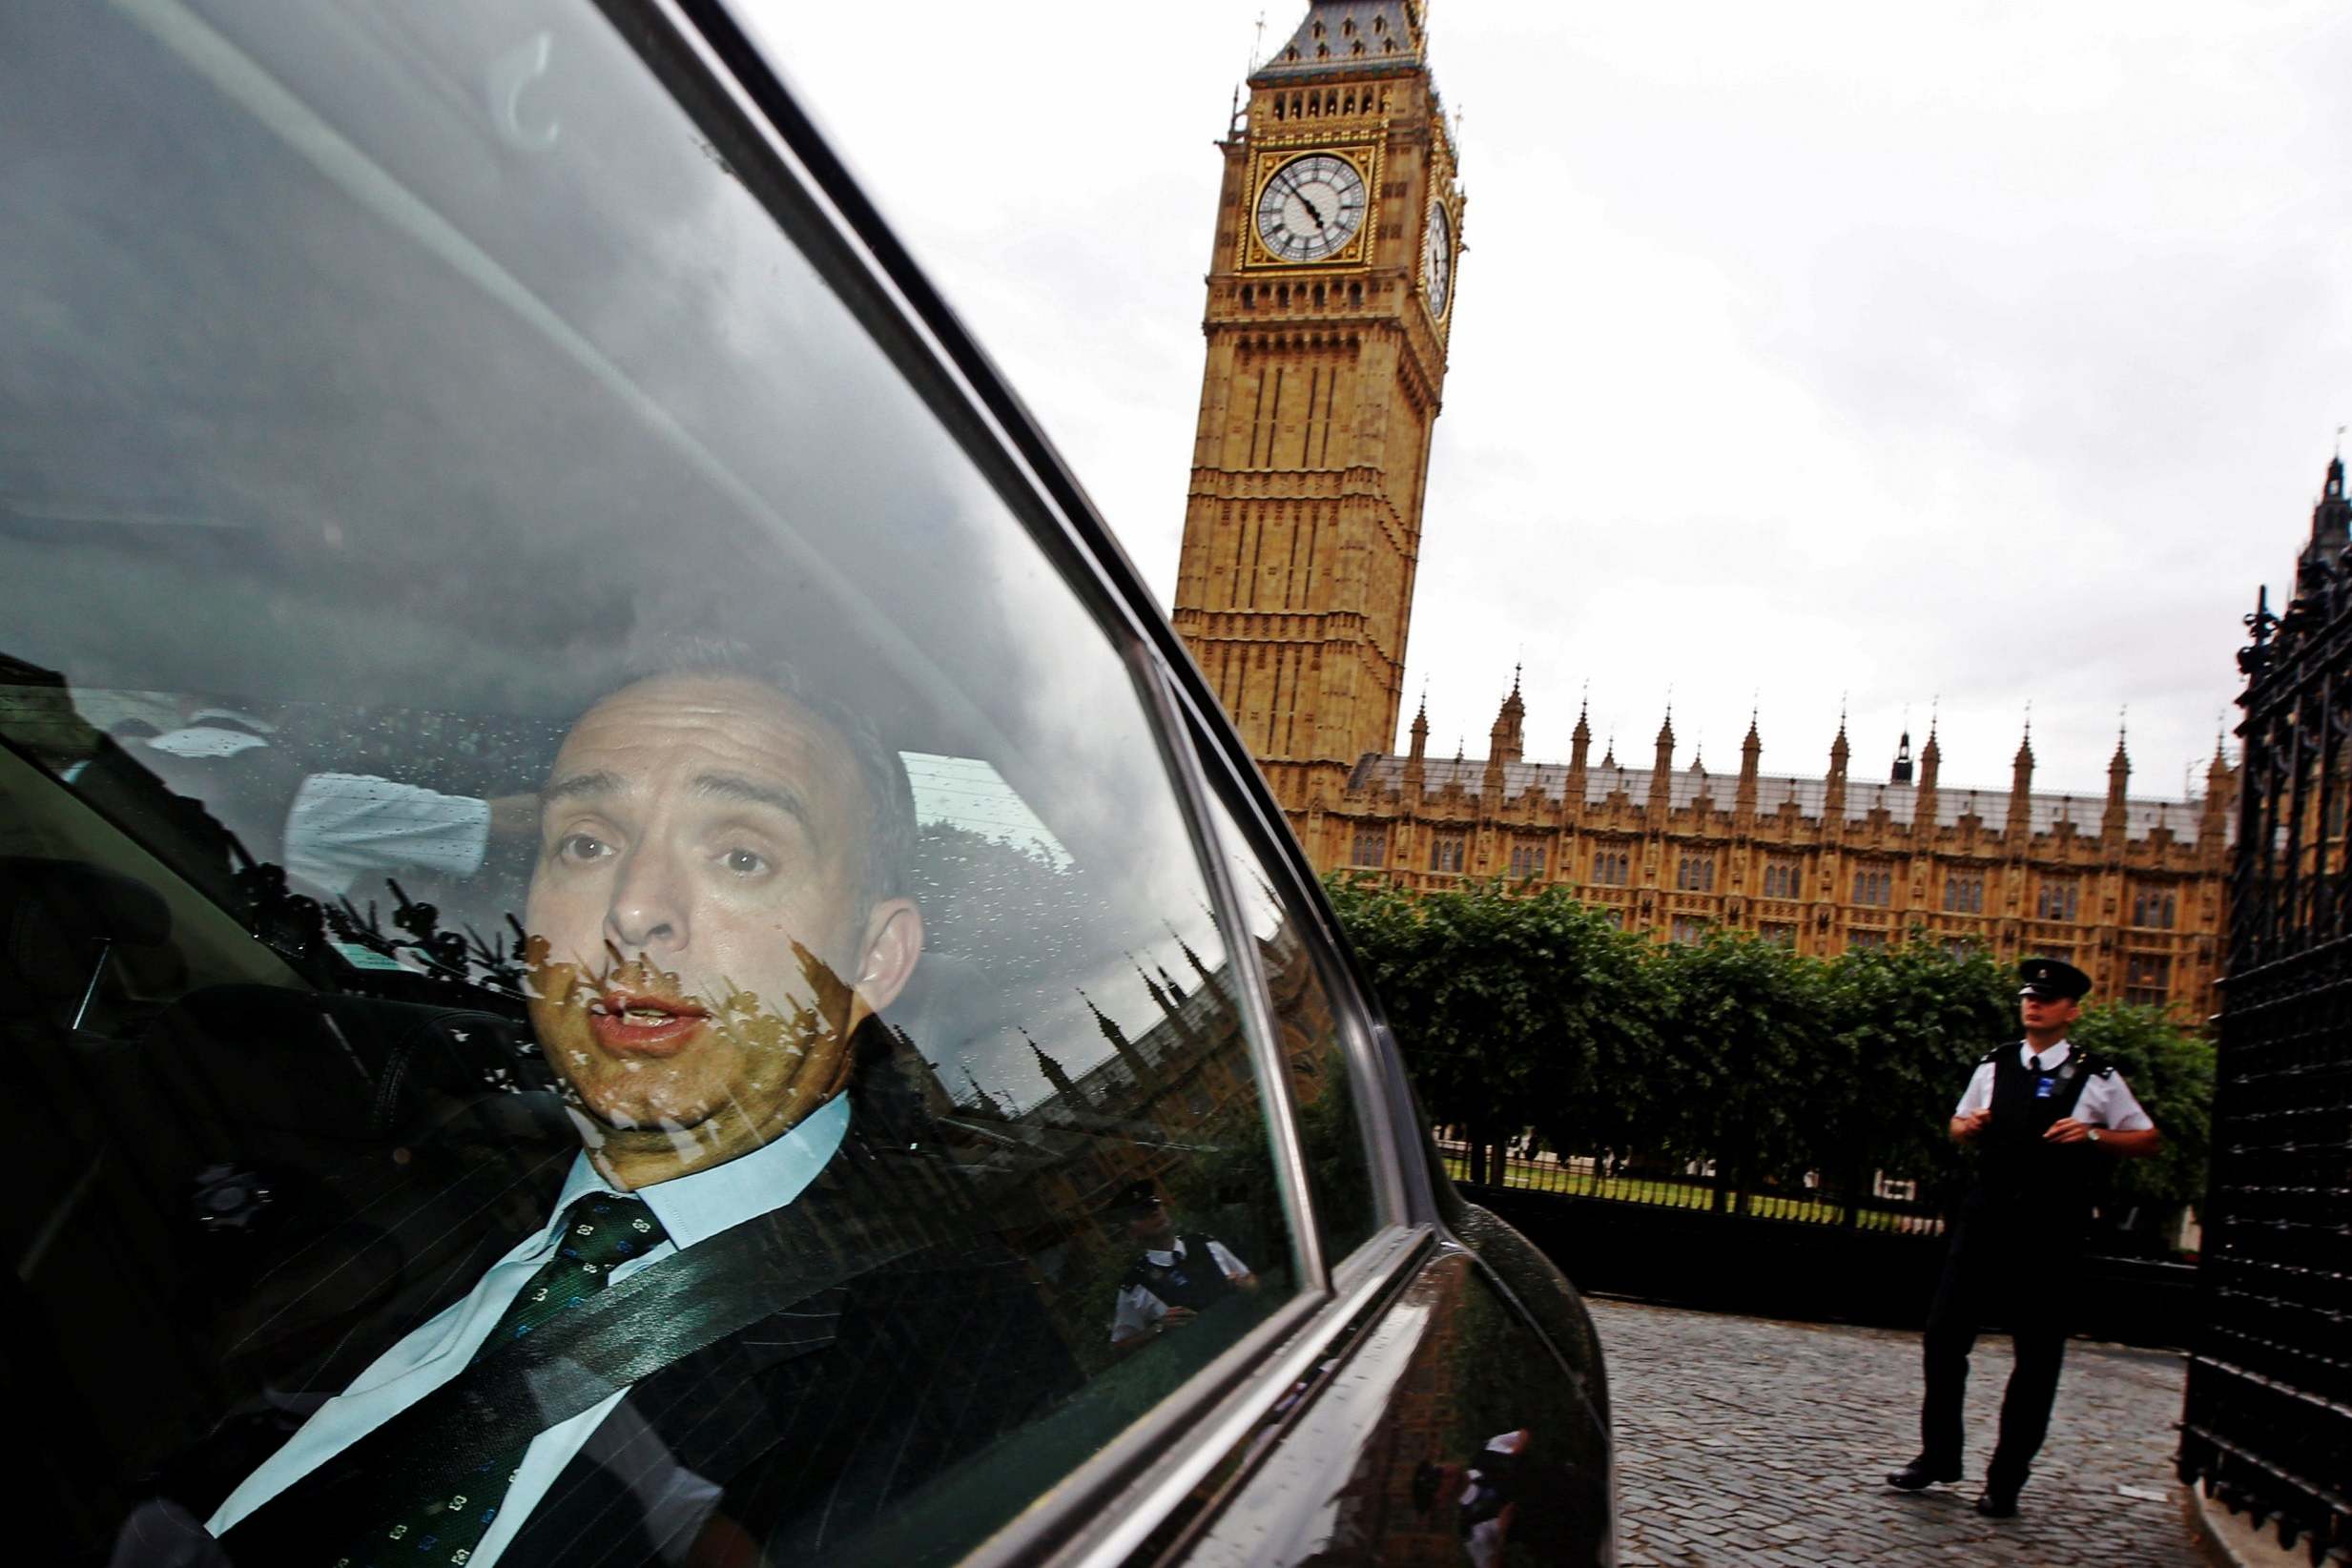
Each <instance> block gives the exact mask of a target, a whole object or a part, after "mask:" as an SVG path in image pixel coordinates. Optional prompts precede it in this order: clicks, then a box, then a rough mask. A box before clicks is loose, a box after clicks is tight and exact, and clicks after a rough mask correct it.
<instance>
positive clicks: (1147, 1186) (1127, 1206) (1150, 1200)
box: [1103, 1177, 1160, 1220]
mask: <svg viewBox="0 0 2352 1568" xmlns="http://www.w3.org/2000/svg"><path fill="white" fill-rule="evenodd" d="M1157 1207H1160V1189H1159V1188H1158V1187H1156V1186H1153V1185H1152V1183H1151V1179H1150V1178H1149V1177H1145V1179H1144V1180H1142V1181H1140V1182H1129V1183H1128V1184H1127V1185H1126V1186H1123V1187H1121V1188H1120V1189H1119V1190H1118V1191H1117V1192H1115V1193H1113V1194H1111V1201H1110V1202H1109V1203H1106V1204H1104V1206H1103V1212H1104V1213H1105V1214H1107V1215H1109V1216H1111V1217H1112V1218H1113V1219H1120V1220H1132V1219H1137V1218H1140V1217H1141V1216H1143V1215H1145V1214H1148V1213H1150V1212H1151V1211H1152V1210H1153V1209H1155V1208H1157Z"/></svg>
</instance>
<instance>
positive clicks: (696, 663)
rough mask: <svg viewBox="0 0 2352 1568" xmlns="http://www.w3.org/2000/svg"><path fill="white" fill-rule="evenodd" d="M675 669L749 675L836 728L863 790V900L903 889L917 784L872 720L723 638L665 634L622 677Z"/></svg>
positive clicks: (910, 858)
mask: <svg viewBox="0 0 2352 1568" xmlns="http://www.w3.org/2000/svg"><path fill="white" fill-rule="evenodd" d="M677 675H730V676H733V677H734V678H736V679H738V680H747V681H753V682H755V683H757V684H758V685H761V686H765V687H767V688H769V689H770V690H771V691H776V692H778V693H780V694H781V695H783V696H784V697H786V698H787V699H789V700H790V701H791V702H792V703H793V705H794V707H797V708H799V709H801V710H802V711H803V712H807V713H809V714H810V715H811V716H813V717H814V718H815V719H816V720H817V722H819V723H820V724H822V725H824V726H825V728H826V729H828V730H831V731H832V732H834V733H835V734H836V736H838V737H839V738H840V740H841V742H842V744H843V745H844V746H846V747H847V748H848V750H849V754H850V759H851V761H852V762H853V763H855V764H856V769H857V781H858V782H859V783H860V784H861V785H863V786H864V792H865V804H866V842H865V854H864V856H863V859H864V866H863V868H862V884H863V893H864V897H865V902H866V905H867V907H869V908H871V907H872V906H873V905H875V904H877V903H879V902H881V901H882V900H883V899H885V898H902V897H907V896H908V892H909V889H910V887H911V886H912V880H911V871H912V867H913V865H914V860H915V836H916V826H915V789H914V786H913V785H912V784H911V783H909V782H908V780H907V776H906V763H905V762H904V761H903V760H902V759H901V758H900V757H899V755H898V753H897V750H896V749H895V748H893V747H892V746H890V745H889V744H888V743H887V742H885V741H884V740H883V739H882V737H881V733H880V732H878V731H877V730H876V729H875V727H874V725H873V723H872V721H871V720H869V719H867V718H866V716H865V715H864V714H862V713H860V712H856V711H855V710H853V709H851V708H848V707H846V706H844V705H843V704H841V703H839V702H836V701H835V700H834V699H832V698H831V697H828V696H826V695H824V694H823V693H821V692H818V691H812V690H810V689H809V687H808V685H807V684H806V683H805V682H804V681H802V679H801V678H800V675H799V672H798V671H796V670H794V668H793V666H792V665H790V664H789V663H786V662H785V661H783V660H781V659H777V658H771V657H767V656H764V655H762V654H761V653H759V652H757V651H756V650H753V649H752V648H751V647H750V646H749V645H747V644H744V643H739V642H735V641H732V639H728V638H721V637H700V636H695V637H676V638H671V639H668V640H665V641H663V642H662V643H660V644H658V645H656V646H655V647H654V648H652V649H651V650H649V651H648V652H647V653H646V654H645V655H644V656H643V657H641V658H636V659H632V660H630V662H629V666H628V668H627V671H626V673H625V674H624V676H623V678H622V680H621V682H620V684H621V685H622V686H633V685H635V684H636V683H637V682H639V681H647V680H656V679H660V678H662V677H665V676H677ZM600 700H601V699H600Z"/></svg>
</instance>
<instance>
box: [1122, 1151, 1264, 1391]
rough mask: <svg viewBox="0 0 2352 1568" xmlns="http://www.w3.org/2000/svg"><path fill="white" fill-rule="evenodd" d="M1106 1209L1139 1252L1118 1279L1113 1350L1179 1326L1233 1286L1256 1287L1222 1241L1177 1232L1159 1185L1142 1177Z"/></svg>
mask: <svg viewBox="0 0 2352 1568" xmlns="http://www.w3.org/2000/svg"><path fill="white" fill-rule="evenodd" d="M1107 1213H1108V1215H1109V1217H1110V1218H1111V1219H1113V1220H1114V1221H1116V1222H1117V1223H1119V1224H1121V1225H1123V1226H1124V1227H1125V1228H1126V1232H1127V1239H1128V1240H1129V1241H1130V1242H1132V1243H1133V1244H1134V1245H1135V1246H1136V1248H1138V1250H1139V1252H1140V1253H1141V1255H1140V1256H1139V1257H1138V1258H1137V1259H1136V1260H1135V1263H1134V1265H1133V1266H1132V1267H1131V1268H1129V1269H1127V1272H1126V1275H1125V1277H1124V1278H1123V1279H1121V1280H1120V1282H1119V1299H1118V1304H1117V1306H1116V1307H1115V1308H1114V1309H1113V1312H1112V1317H1111V1344H1112V1346H1113V1347H1115V1348H1116V1349H1119V1350H1122V1351H1132V1350H1134V1349H1136V1348H1137V1347H1139V1346H1141V1345H1143V1344H1145V1343H1146V1342H1147V1341H1149V1340H1150V1339H1152V1338H1153V1337H1155V1336H1156V1335H1159V1334H1161V1333H1165V1332H1166V1331H1168V1330H1170V1329H1180V1328H1182V1327H1184V1325H1186V1324H1187V1323H1189V1322H1191V1321H1192V1320H1193V1319H1194V1318H1196V1317H1198V1316H1199V1315H1200V1314H1201V1313H1202V1311H1203V1310H1206V1309H1207V1308H1210V1307H1213V1306H1215V1305H1216V1304H1217V1303H1218V1302H1220V1301H1223V1300H1224V1299H1225V1298H1226V1297H1228V1296H1229V1295H1231V1294H1233V1293H1234V1292H1235V1291H1237V1290H1241V1291H1248V1290H1255V1289H1257V1288H1258V1276H1257V1275H1255V1274H1253V1273H1251V1272H1250V1271H1249V1266H1248V1264H1246V1263H1244V1262H1242V1260H1241V1259H1240V1258H1238V1257H1235V1256H1234V1255H1233V1251H1232V1249H1231V1248H1228V1247H1227V1246H1226V1245H1225V1243H1223V1242H1221V1241H1217V1240H1215V1239H1214V1238H1212V1237H1210V1236H1207V1235H1204V1234H1200V1233H1197V1232H1196V1233H1193V1234H1189V1235H1178V1234H1177V1233H1176V1223H1175V1221H1173V1220H1171V1219H1170V1218H1169V1217H1168V1212H1167V1209H1166V1207H1165V1206H1164V1205H1162V1203H1161V1202H1160V1193H1159V1189H1158V1188H1157V1187H1155V1186H1152V1184H1151V1183H1150V1182H1149V1181H1148V1180H1146V1181H1140V1182H1131V1183H1129V1184H1128V1185H1127V1186H1124V1187H1123V1188H1121V1189H1120V1192H1119V1195H1118V1196H1117V1197H1116V1198H1114V1199H1112V1200H1111V1204H1110V1207H1109V1208H1108V1210H1107Z"/></svg>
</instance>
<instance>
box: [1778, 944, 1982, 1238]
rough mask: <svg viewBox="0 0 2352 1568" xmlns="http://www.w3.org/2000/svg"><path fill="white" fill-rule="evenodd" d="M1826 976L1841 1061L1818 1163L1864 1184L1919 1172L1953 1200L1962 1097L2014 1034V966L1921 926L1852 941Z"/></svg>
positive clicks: (1857, 1186)
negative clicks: (1882, 941) (1958, 950)
mask: <svg viewBox="0 0 2352 1568" xmlns="http://www.w3.org/2000/svg"><path fill="white" fill-rule="evenodd" d="M1828 986H1829V1005H1828V1013H1829V1018H1830V1021H1831V1028H1832V1030H1833V1032H1834V1036H1835V1045H1834V1047H1833V1053H1832V1054H1833V1056H1834V1063H1833V1071H1832V1073H1831V1074H1830V1075H1829V1077H1828V1078H1827V1079H1826V1081H1825V1083H1823V1085H1822V1091H1821V1097H1820V1100H1819V1102H1818V1104H1817V1105H1816V1107H1815V1120H1814V1122H1813V1135H1814V1136H1813V1149H1812V1154H1813V1160H1814V1165H1815V1168H1817V1169H1819V1170H1820V1171H1821V1172H1822V1173H1823V1174H1824V1176H1825V1177H1827V1178H1828V1179H1830V1180H1832V1181H1834V1182H1836V1183H1837V1184H1838V1185H1840V1186H1843V1187H1844V1188H1846V1190H1847V1191H1848V1192H1849V1193H1856V1194H1859V1193H1861V1192H1864V1191H1867V1184H1868V1181H1869V1178H1870V1175H1871V1173H1872V1172H1874V1171H1881V1170H1883V1171H1886V1172H1888V1174H1890V1175H1896V1176H1902V1177H1907V1178H1910V1179H1913V1180H1916V1181H1918V1182H1919V1183H1920V1184H1921V1186H1922V1188H1923V1192H1924V1194H1925V1195H1926V1196H1928V1197H1929V1199H1930V1201H1933V1202H1936V1203H1938V1204H1939V1205H1941V1206H1943V1207H1950V1205H1951V1204H1952V1203H1953V1202H1955V1201H1956V1200H1957V1198H1958V1196H1959V1190H1960V1188H1961V1187H1962V1186H1964V1185H1965V1183H1966V1180H1967V1177H1968V1166H1967V1164H1966V1159H1965V1156H1964V1155H1963V1152H1962V1151H1961V1150H1960V1149H1959V1147H1958V1146H1957V1145H1954V1144H1953V1143H1952V1141H1951V1133H1950V1125H1951V1111H1952V1106H1953V1105H1954V1104H1957V1103H1958V1102H1959V1099H1960V1093H1961V1090H1962V1089H1964V1088H1965V1087H1966V1086H1967V1085H1968V1081H1969V1076H1970V1074H1971V1073H1972V1072H1973V1071H1974V1070H1975V1067H1976V1063H1978V1062H1979V1061H1980V1060H1982V1059H1983V1056H1984V1053H1985V1052H1986V1051H1988V1050H1990V1049H1991V1048H1992V1047H1993V1046H1994V1045H1995V1044H1997V1043H1998V1042H2001V1041H2003V1040H2006V1039H2013V1038H2015V1036H2016V1033H2017V1003H2016V991H2017V978H2016V975H2015V973H2014V971H2012V969H2011V968H2010V967H2009V966H2008V965H2007V964H2004V963H2001V962H1999V961H1998V960H1996V959H1994V958H1993V957H1992V956H1991V954H1990V953H1989V952H1987V951H1985V950H1984V949H1983V948H1970V949H1969V950H1968V951H1967V952H1965V953H1964V954H1960V955H1954V954H1952V953H1950V952H1948V951H1947V950H1946V949H1945V948H1944V947H1943V946H1941V945H1940V944H1937V943H1932V942H1929V941H1927V940H1925V939H1923V938H1922V937H1921V936H1920V934H1919V933H1917V932H1914V933H1913V935H1912V939H1911V940H1909V941H1908V942H1905V943H1904V944H1903V945H1902V946H1900V947H1892V948H1878V949H1871V948H1853V949H1849V950H1848V951H1847V952H1846V953H1845V954H1844V955H1842V956H1841V957H1839V958H1838V959H1836V960H1834V961H1833V962H1832V963H1831V964H1830V966H1829V976H1828ZM1848 1213H1849V1217H1850V1216H1851V1214H1852V1211H1851V1210H1850V1209H1849V1211H1848Z"/></svg>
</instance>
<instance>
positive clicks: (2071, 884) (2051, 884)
mask: <svg viewBox="0 0 2352 1568" xmlns="http://www.w3.org/2000/svg"><path fill="white" fill-rule="evenodd" d="M2080 887H2081V884H2080V883H2078V882H2076V881H2075V880H2074V879H2073V877H2048V878H2045V879H2044V880H2043V882H2042V885H2041V890H2040V892H2039V893H2038V895H2036V897H2035V898H2034V900H2033V918H2035V919H2037V920H2071V919H2073V918H2074V909H2075V905H2076V903H2077V901H2078V898H2077V895H2078V893H2079V891H2080Z"/></svg>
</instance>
